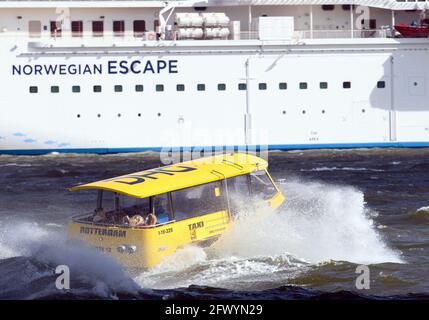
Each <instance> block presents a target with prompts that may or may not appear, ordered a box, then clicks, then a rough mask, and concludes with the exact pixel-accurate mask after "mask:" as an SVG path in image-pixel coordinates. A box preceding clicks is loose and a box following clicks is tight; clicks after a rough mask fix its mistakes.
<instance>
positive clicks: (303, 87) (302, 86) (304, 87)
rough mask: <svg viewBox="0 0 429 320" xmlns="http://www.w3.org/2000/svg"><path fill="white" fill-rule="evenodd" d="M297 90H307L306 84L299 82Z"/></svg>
mask: <svg viewBox="0 0 429 320" xmlns="http://www.w3.org/2000/svg"><path fill="white" fill-rule="evenodd" d="M299 88H300V89H302V90H305V89H307V88H308V86H307V82H300V83H299Z"/></svg>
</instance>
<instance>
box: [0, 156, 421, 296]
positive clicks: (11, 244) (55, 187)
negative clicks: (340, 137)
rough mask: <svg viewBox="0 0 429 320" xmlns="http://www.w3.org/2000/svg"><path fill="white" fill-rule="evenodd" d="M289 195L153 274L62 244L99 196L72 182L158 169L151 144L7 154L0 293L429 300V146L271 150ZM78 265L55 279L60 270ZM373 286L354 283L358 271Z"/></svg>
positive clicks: (2, 164) (1, 192) (0, 179)
mask: <svg viewBox="0 0 429 320" xmlns="http://www.w3.org/2000/svg"><path fill="white" fill-rule="evenodd" d="M268 160H269V171H270V172H271V174H272V176H273V178H274V179H275V180H276V182H277V184H278V185H279V187H280V188H281V189H282V191H283V193H284V195H285V197H286V201H285V203H284V204H283V205H282V207H281V208H280V212H278V214H275V215H271V216H270V217H271V218H270V219H265V220H260V219H259V220H255V219H257V218H255V217H252V216H249V217H246V218H244V219H242V220H241V221H240V223H237V224H235V225H234V226H233V227H232V228H231V229H230V230H228V231H227V232H226V233H225V234H224V235H223V236H222V237H221V238H220V239H219V240H218V241H217V242H216V243H215V244H214V245H212V246H211V247H209V248H200V247H196V246H188V247H185V248H182V249H180V250H178V251H177V252H176V253H175V254H174V255H173V256H172V257H170V258H168V259H167V260H165V261H164V262H163V263H161V264H160V265H158V266H157V267H155V268H153V269H151V270H148V271H136V270H124V269H123V268H122V267H121V266H120V265H119V264H118V263H117V262H116V261H114V260H112V259H110V258H108V257H106V256H103V255H102V254H101V253H98V252H95V251H93V250H91V249H86V248H77V247H70V246H67V245H65V228H66V226H67V222H68V220H69V218H70V217H71V216H73V215H75V214H78V213H81V210H83V208H84V207H88V205H89V204H91V203H92V202H91V201H92V195H90V194H88V193H85V192H83V193H79V192H77V193H73V192H69V191H68V189H67V188H69V187H71V186H73V185H76V184H80V183H85V182H91V181H95V180H101V179H105V178H108V177H113V176H117V175H122V174H126V173H129V172H135V171H140V170H143V169H148V168H152V167H157V166H159V165H160V164H161V163H160V160H159V154H157V153H152V152H145V153H136V154H120V155H74V154H50V155H46V156H19V157H17V156H0V275H1V276H0V298H1V299H13V298H17V299H37V298H39V299H40V298H42V299H43V298H49V299H52V298H54V299H85V298H95V299H97V298H100V299H117V298H120V299H121V298H123V299H130V298H133V299H134V298H137V299H168V298H171V299H173V298H176V299H182V298H183V299H186V298H199V299H206V298H218V299H308V298H332V299H338V298H344V299H346V298H347V299H348V298H383V299H409V298H429V276H428V270H429V149H382V150H380V149H370V150H365V149H362V150H319V151H294V152H280V151H279V152H277V151H273V152H270V153H269V158H268ZM60 264H67V265H68V266H69V267H70V270H72V274H71V289H70V290H68V291H59V290H57V289H56V288H55V279H56V275H55V274H54V270H55V267H56V266H57V265H60ZM359 265H367V266H368V267H369V275H370V288H369V289H357V287H356V278H357V277H358V276H359V274H358V273H356V268H357V267H358V266H359Z"/></svg>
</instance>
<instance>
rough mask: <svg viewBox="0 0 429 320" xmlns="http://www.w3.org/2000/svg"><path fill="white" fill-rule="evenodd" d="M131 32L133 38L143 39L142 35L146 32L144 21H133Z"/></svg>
mask: <svg viewBox="0 0 429 320" xmlns="http://www.w3.org/2000/svg"><path fill="white" fill-rule="evenodd" d="M133 31H134V37H143V34H144V33H145V32H146V21H144V20H134V21H133Z"/></svg>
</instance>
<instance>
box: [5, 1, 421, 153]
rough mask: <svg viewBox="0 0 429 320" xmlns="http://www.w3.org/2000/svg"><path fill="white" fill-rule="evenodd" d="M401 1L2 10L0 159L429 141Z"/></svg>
mask: <svg viewBox="0 0 429 320" xmlns="http://www.w3.org/2000/svg"><path fill="white" fill-rule="evenodd" d="M428 7H429V3H428V2H427V1H408V0H402V1H399V0H228V1H227V0H206V1H203V0H189V1H143V0H140V1H139V0H134V1H127V0H112V1H107V0H93V1H75V0H72V1H47V0H39V1H4V0H0V70H1V73H0V79H1V81H0V83H1V88H0V95H1V102H0V154H45V153H51V152H77V153H83V152H87V153H117V152H137V151H145V150H155V151H166V150H177V149H180V150H182V149H191V150H204V149H206V148H212V149H213V148H237V149H240V148H246V147H247V148H250V147H259V148H262V147H263V148H268V149H280V150H291V149H312V148H370V147H427V146H429V97H428V91H429V90H428V89H429V87H428V86H429V39H428V38H422V37H415V38H413V37H403V36H401V34H399V33H398V32H397V31H396V30H395V26H396V25H407V26H414V25H415V24H416V23H417V24H418V23H419V21H421V20H422V19H424V18H425V11H426V8H428Z"/></svg>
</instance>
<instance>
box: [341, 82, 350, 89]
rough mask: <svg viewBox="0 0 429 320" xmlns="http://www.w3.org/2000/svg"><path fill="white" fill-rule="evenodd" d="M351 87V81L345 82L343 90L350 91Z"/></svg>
mask: <svg viewBox="0 0 429 320" xmlns="http://www.w3.org/2000/svg"><path fill="white" fill-rule="evenodd" d="M351 87H352V84H351V82H350V81H344V82H343V89H350V88H351Z"/></svg>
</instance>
